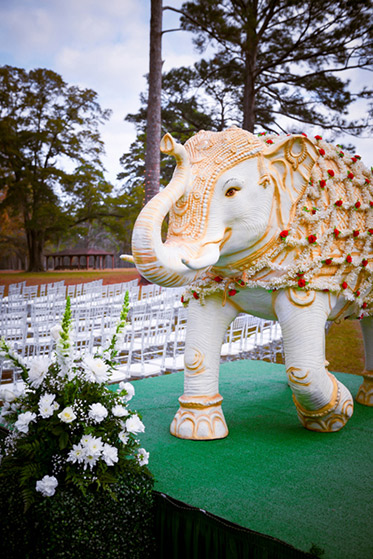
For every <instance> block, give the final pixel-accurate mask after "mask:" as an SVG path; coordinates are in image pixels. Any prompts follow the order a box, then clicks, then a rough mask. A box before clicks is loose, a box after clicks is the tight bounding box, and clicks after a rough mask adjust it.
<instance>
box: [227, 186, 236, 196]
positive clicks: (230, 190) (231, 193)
mask: <svg viewBox="0 0 373 559" xmlns="http://www.w3.org/2000/svg"><path fill="white" fill-rule="evenodd" d="M239 190H240V188H237V187H234V186H231V187H230V188H228V190H227V192H226V193H225V195H226V196H227V197H229V198H230V197H231V196H234V195H235V194H236V192H238V191H239Z"/></svg>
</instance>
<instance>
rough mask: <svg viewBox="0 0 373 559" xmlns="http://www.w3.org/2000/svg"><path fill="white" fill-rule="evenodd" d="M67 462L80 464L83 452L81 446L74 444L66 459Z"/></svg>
mask: <svg viewBox="0 0 373 559" xmlns="http://www.w3.org/2000/svg"><path fill="white" fill-rule="evenodd" d="M66 460H67V462H72V463H73V464H75V462H78V463H81V462H83V460H84V452H83V448H82V445H80V444H74V445H73V448H72V450H70V452H69V455H68V457H67V458H66Z"/></svg>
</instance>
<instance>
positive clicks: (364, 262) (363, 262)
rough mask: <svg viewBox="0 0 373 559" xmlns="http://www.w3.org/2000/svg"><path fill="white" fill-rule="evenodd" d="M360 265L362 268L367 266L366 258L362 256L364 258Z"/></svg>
mask: <svg viewBox="0 0 373 559" xmlns="http://www.w3.org/2000/svg"><path fill="white" fill-rule="evenodd" d="M361 265H362V267H363V268H366V267H367V266H368V260H367V259H366V258H364V259H363V260H362V261H361Z"/></svg>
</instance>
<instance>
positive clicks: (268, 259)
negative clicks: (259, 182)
mask: <svg viewBox="0 0 373 559" xmlns="http://www.w3.org/2000/svg"><path fill="white" fill-rule="evenodd" d="M265 138H266V139H265V141H266V142H267V143H271V144H275V143H277V142H278V141H279V140H281V139H282V138H283V137H281V136H276V135H268V136H267V135H266V137H265ZM315 145H316V147H317V149H318V150H319V153H320V157H319V159H318V160H317V162H316V164H315V165H314V167H313V169H312V172H311V177H310V181H309V184H308V186H307V187H306V189H305V192H304V194H303V196H302V198H301V199H300V200H299V202H298V204H297V208H296V213H295V219H294V222H293V224H292V225H291V227H290V229H289V230H288V231H283V232H282V233H281V234H280V235H279V241H278V243H276V245H275V246H274V247H273V248H272V249H271V250H270V251H268V253H267V254H265V255H264V256H261V257H260V258H259V259H258V260H257V262H255V263H254V264H253V265H251V266H250V267H249V268H248V269H246V270H244V271H243V273H240V274H239V275H238V276H236V277H234V278H232V277H229V278H220V277H216V278H215V279H214V276H213V273H207V274H206V275H205V276H204V277H203V278H201V279H198V280H197V281H195V282H194V283H193V284H191V285H190V286H189V287H188V289H187V290H186V292H185V293H184V294H183V297H182V301H183V303H185V304H186V303H188V301H189V300H190V299H191V298H195V299H198V300H199V301H200V302H201V304H204V301H205V298H206V297H207V296H209V295H212V294H213V293H217V292H224V294H225V297H233V296H234V295H235V294H236V293H237V292H238V291H239V290H240V289H243V288H246V287H250V288H252V287H263V288H265V289H268V290H276V289H279V288H285V287H293V288H296V289H301V290H310V289H311V290H318V291H330V292H333V293H335V294H337V295H339V294H341V293H343V297H344V298H345V299H346V300H348V301H351V302H353V303H355V304H356V306H357V309H358V313H357V314H358V315H359V317H360V318H362V317H363V316H368V315H373V290H372V279H373V277H372V276H373V270H372V268H371V266H370V265H369V261H370V260H371V259H372V258H371V254H372V240H373V186H372V171H370V170H368V169H367V167H365V165H364V164H363V163H362V162H361V160H360V157H359V156H353V155H351V154H350V153H348V152H343V151H342V150H341V148H340V146H334V145H332V144H329V143H327V142H325V141H323V140H322V138H321V137H320V136H315ZM299 231H301V232H302V236H301V238H300V237H299ZM300 247H301V248H302V251H301V253H300V255H299V256H296V255H294V258H293V260H292V262H291V264H284V265H281V264H277V263H276V259H277V257H278V256H279V255H281V256H283V255H284V254H286V253H288V254H291V252H292V251H293V252H295V251H294V249H298V248H300ZM332 247H333V248H334V251H335V250H336V247H337V249H338V254H337V255H336V256H332V255H331V251H332ZM315 248H316V249H317V250H315ZM316 252H317V253H318V254H316ZM356 253H358V254H356ZM325 266H333V267H336V268H337V270H336V272H335V273H334V274H333V275H329V276H328V277H323V276H322V275H321V270H322V268H323V267H325ZM264 270H266V271H269V272H270V273H269V274H268V276H267V277H268V279H266V280H265V281H264V280H260V279H256V276H257V275H258V274H259V273H262V272H263V271H264Z"/></svg>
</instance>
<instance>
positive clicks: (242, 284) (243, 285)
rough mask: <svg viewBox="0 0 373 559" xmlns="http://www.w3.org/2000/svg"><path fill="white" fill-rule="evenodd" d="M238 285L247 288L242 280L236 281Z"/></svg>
mask: <svg viewBox="0 0 373 559" xmlns="http://www.w3.org/2000/svg"><path fill="white" fill-rule="evenodd" d="M236 283H238V285H241V287H245V285H246V284H245V282H244V281H243V280H242V279H238V280H236Z"/></svg>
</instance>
